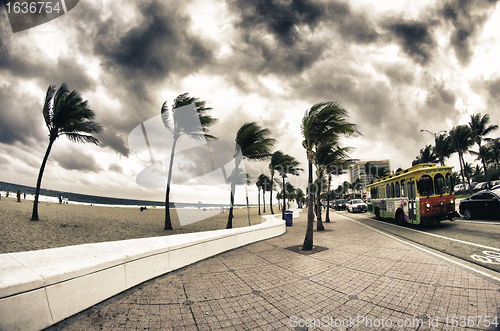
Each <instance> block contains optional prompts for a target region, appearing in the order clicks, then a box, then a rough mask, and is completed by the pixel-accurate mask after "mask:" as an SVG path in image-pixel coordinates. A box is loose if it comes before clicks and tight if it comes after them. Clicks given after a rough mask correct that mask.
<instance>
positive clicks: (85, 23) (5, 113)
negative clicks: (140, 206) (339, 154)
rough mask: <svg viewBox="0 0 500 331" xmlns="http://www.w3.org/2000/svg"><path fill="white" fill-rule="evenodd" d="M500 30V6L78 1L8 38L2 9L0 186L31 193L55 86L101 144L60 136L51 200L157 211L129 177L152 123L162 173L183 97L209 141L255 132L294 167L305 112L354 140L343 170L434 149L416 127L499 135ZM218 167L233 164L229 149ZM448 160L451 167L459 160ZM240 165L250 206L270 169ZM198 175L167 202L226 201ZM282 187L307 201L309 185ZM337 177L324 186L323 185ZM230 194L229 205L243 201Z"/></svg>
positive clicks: (212, 182) (219, 181) (222, 188)
mask: <svg viewBox="0 0 500 331" xmlns="http://www.w3.org/2000/svg"><path fill="white" fill-rule="evenodd" d="M499 30H500V9H499V6H498V1H491V0H478V1H466V0H446V1H418V2H417V1H404V0H401V1H383V2H376V3H375V2H373V1H367V0H356V1H350V2H347V1H337V0H334V1H330V0H328V1H326V0H324V1H312V0H277V1H265V0H257V1H244V0H235V1H230V0H227V1H212V0H208V1H207V0H194V1H192V0H186V1H181V2H178V1H140V2H134V1H127V0H123V1H88V0H80V1H79V2H78V4H77V5H76V6H75V7H74V8H73V9H71V10H70V11H68V12H67V13H66V14H65V15H63V16H61V17H59V18H56V19H54V20H52V21H50V22H48V23H45V24H42V25H39V26H37V27H34V28H31V29H28V30H24V31H21V32H16V33H13V32H12V29H11V26H10V24H9V19H8V16H7V12H6V8H5V7H1V9H0V181H6V182H12V183H16V184H22V185H29V186H35V185H36V180H37V176H38V171H39V168H40V164H41V161H42V159H43V156H44V153H45V150H46V148H47V145H48V130H47V128H46V126H45V122H44V120H43V116H42V107H43V101H44V98H45V92H46V90H47V88H48V86H49V85H56V86H57V88H58V87H59V86H60V85H61V84H62V83H63V82H66V83H67V84H68V86H69V89H70V90H78V91H79V92H80V93H81V95H82V97H83V99H84V100H88V106H89V108H91V109H92V110H94V112H95V114H96V115H95V120H96V122H98V123H99V124H101V125H102V127H103V131H102V132H101V133H99V134H97V135H96V137H97V138H98V139H99V141H100V142H101V144H100V145H99V146H95V145H91V144H76V143H72V142H70V141H69V140H68V139H67V138H65V137H60V138H58V139H57V140H56V142H55V144H54V146H53V148H52V151H51V154H50V156H49V160H48V163H47V166H46V169H45V172H44V177H43V182H42V187H44V188H48V189H53V190H61V191H70V192H75V193H83V194H94V195H102V196H110V197H119V198H131V199H146V200H156V201H162V200H163V199H164V196H165V187H164V186H163V185H164V184H163V182H162V181H161V180H159V181H158V182H156V183H155V184H154V185H146V184H144V182H141V181H140V180H139V181H138V179H137V178H138V176H139V174H140V173H141V172H142V171H143V170H144V169H145V168H147V167H150V166H151V165H152V161H151V155H150V154H149V153H148V149H147V147H146V144H145V142H144V135H142V136H141V134H140V133H141V132H142V130H141V123H148V125H145V126H144V127H145V128H146V127H148V129H147V130H148V132H147V134H148V137H149V138H150V139H151V140H152V141H154V142H152V143H151V145H154V147H155V148H154V155H153V158H154V161H155V162H156V161H158V162H160V161H162V160H163V163H165V162H166V160H168V156H169V154H170V150H171V141H170V140H169V138H168V132H167V131H165V130H166V129H165V128H164V127H161V122H158V121H159V120H160V118H159V114H160V110H161V107H162V105H163V103H164V102H166V103H167V105H168V106H169V107H171V106H172V103H173V100H174V99H175V98H176V97H177V96H178V95H180V94H182V93H186V92H188V93H189V95H191V96H194V97H196V98H199V99H200V100H204V101H205V102H206V106H208V107H211V108H213V109H212V111H211V112H210V114H211V116H213V117H215V118H217V119H218V122H217V123H216V124H214V125H212V126H210V127H209V133H210V134H211V135H214V136H216V137H218V140H217V141H219V142H220V143H221V144H222V145H223V144H224V142H234V139H235V136H236V133H237V131H238V129H239V127H240V126H241V125H242V124H244V123H246V122H254V121H255V122H257V123H258V124H259V125H260V126H261V127H263V128H267V129H269V130H270V132H271V137H272V138H274V139H276V144H275V146H274V150H281V151H282V152H284V153H287V154H290V155H292V156H294V157H295V158H296V159H297V160H298V161H300V162H301V167H302V168H304V169H307V160H306V155H305V150H304V149H303V147H302V145H301V142H302V140H303V137H302V136H301V131H300V124H301V120H302V117H303V115H304V113H305V112H306V110H307V109H309V108H310V107H311V106H312V105H314V104H316V103H318V102H324V101H335V102H338V103H340V104H341V105H342V107H343V108H345V109H347V110H348V111H349V114H350V118H349V120H350V121H351V122H353V123H356V124H357V125H358V127H359V129H360V131H361V133H362V136H359V137H356V138H352V137H351V138H343V139H341V142H340V144H341V146H342V147H353V148H354V149H353V150H352V152H351V157H352V158H356V159H360V160H364V161H369V160H382V159H389V160H390V162H391V166H392V169H393V170H394V169H396V168H398V167H401V168H408V167H410V166H411V162H412V160H414V159H415V157H416V156H417V155H418V154H419V151H420V149H421V148H423V147H425V145H427V144H432V143H433V142H434V138H433V136H432V135H431V134H429V133H427V132H420V130H421V129H425V130H429V131H431V132H439V131H441V130H450V129H451V128H452V127H454V126H455V125H459V124H466V123H467V122H468V121H469V119H470V115H471V114H476V113H481V114H483V115H484V114H489V115H490V117H491V123H492V124H500V112H499V111H498V107H499V105H500V61H499V59H500V35H499V34H498V31H499ZM158 123H159V127H158V129H157V130H153V129H151V128H152V127H157V125H158ZM134 130H135V131H134ZM138 130H141V131H138ZM162 130H163V131H162ZM499 132H500V131H497V132H494V133H493V134H492V136H491V137H492V138H496V137H498V136H499ZM137 133H139V134H137ZM162 137H163V139H164V141H165V143H162V141H163V140H162ZM141 139H142V140H141ZM195 145H196V144H194V145H190V144H189V143H187V145H184V147H180V149H178V150H176V151H178V152H179V153H182V151H183V149H188V148H192V147H193V146H195ZM219 156H220V155H219ZM180 159H182V158H180ZM466 160H467V161H468V162H472V163H474V164H476V163H477V161H475V160H474V158H473V157H472V156H468V157H467V159H466ZM218 161H219V163H220V164H219V165H218V167H220V166H221V165H222V164H225V165H226V166H229V165H230V161H231V153H229V156H227V155H225V156H224V157H220V160H218ZM206 162H209V161H207V160H206V159H205V161H203V160H200V161H199V163H198V164H197V165H198V166H199V165H200V164H205V163H206ZM188 163H189V162H188ZM446 163H447V164H448V165H454V166H455V169H457V167H458V157H457V155H456V154H455V155H452V156H451V157H450V159H449V160H447V161H446ZM178 166H179V167H181V166H185V167H187V166H193V164H182V162H180V161H179V164H178ZM194 166H195V167H196V164H195V165H194ZM244 166H245V170H246V172H247V173H248V174H249V175H250V180H253V183H252V184H251V185H250V186H249V187H248V194H249V197H250V198H249V199H250V203H256V199H257V189H256V186H255V185H254V183H255V178H256V176H258V175H259V174H260V173H265V174H267V175H269V170H268V167H267V166H268V162H245V164H244ZM228 169H229V168H228ZM209 170H211V169H208V170H207V169H204V170H203V171H199V173H198V175H197V176H198V177H196V178H191V179H189V178H184V179H182V180H180V179H178V180H177V182H176V183H174V185H173V187H172V191H171V192H172V197H171V201H172V200H173V201H179V202H197V201H202V202H206V203H215V202H220V203H225V202H226V201H228V200H229V193H228V192H229V191H228V186H227V185H226V184H225V183H224V178H223V177H222V172H221V171H220V169H218V170H216V171H215V172H213V173H208V172H209ZM163 172H165V171H164V170H163ZM228 172H229V173H230V170H228ZM163 179H164V178H162V180H163ZM288 180H289V181H290V182H291V183H292V184H293V185H294V186H295V187H301V188H302V189H304V190H305V187H306V182H307V174H306V172H303V173H302V174H301V175H300V176H298V177H294V176H292V177H290V178H288ZM344 180H348V176H346V175H343V176H338V177H335V178H334V180H333V186H334V187H336V186H337V185H339V184H340V183H342V182H343V181H344ZM138 182H139V184H141V185H139V184H138ZM158 183H161V185H160V184H158ZM147 186H149V187H147ZM162 186H163V187H162ZM239 190H240V191H239V192H238V191H237V193H236V202H237V203H243V202H244V197H245V192H244V191H242V190H243V188H240V189H239ZM268 198H269V197H268V196H267V199H268ZM267 199H266V200H267Z"/></svg>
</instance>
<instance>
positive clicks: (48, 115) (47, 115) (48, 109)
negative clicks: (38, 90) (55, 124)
mask: <svg viewBox="0 0 500 331" xmlns="http://www.w3.org/2000/svg"><path fill="white" fill-rule="evenodd" d="M55 93H56V86H55V85H50V86H49V87H48V88H47V93H46V94H45V103H44V104H43V118H44V120H45V125H47V128H48V129H49V131H50V129H51V125H52V111H53V109H52V98H54V94H55Z"/></svg>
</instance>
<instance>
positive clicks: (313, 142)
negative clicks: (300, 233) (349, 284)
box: [301, 102, 360, 250]
mask: <svg viewBox="0 0 500 331" xmlns="http://www.w3.org/2000/svg"><path fill="white" fill-rule="evenodd" d="M348 116H349V114H348V111H347V110H345V109H343V108H342V107H341V106H340V105H339V104H338V103H335V102H322V103H318V104H315V105H313V106H312V107H311V108H310V109H308V110H307V111H306V113H305V114H304V117H303V118H302V124H301V131H302V136H303V137H304V141H303V142H302V146H303V147H304V148H305V149H306V155H307V161H308V173H309V174H308V188H309V190H308V193H307V204H308V210H307V230H306V236H305V238H304V243H303V245H302V249H303V250H312V249H313V223H314V214H313V199H312V190H311V185H312V183H313V162H314V153H315V152H316V148H317V147H318V145H319V144H320V143H331V142H333V141H336V140H337V139H338V136H339V135H346V136H353V135H357V134H360V131H359V130H358V128H357V126H356V124H353V123H349V122H348V121H347V118H348Z"/></svg>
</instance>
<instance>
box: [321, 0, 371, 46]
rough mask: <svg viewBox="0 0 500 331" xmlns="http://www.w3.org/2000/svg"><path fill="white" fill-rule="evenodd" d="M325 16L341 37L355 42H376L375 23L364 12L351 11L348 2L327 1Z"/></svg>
mask: <svg viewBox="0 0 500 331" xmlns="http://www.w3.org/2000/svg"><path fill="white" fill-rule="evenodd" d="M325 17H327V19H328V21H329V24H330V25H332V27H333V29H335V30H337V31H338V32H339V34H340V35H341V36H342V38H343V39H345V40H347V41H350V42H353V43H355V44H369V43H373V42H376V41H377V40H378V38H379V34H378V32H377V31H376V27H375V24H374V23H373V22H372V21H371V20H370V18H369V16H368V15H366V14H365V13H357V12H353V11H352V10H351V8H350V6H349V4H348V3H342V2H328V4H327V5H326V8H325Z"/></svg>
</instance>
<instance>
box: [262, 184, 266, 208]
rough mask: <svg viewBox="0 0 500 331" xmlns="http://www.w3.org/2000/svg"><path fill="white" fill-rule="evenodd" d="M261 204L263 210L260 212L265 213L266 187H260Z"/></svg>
mask: <svg viewBox="0 0 500 331" xmlns="http://www.w3.org/2000/svg"><path fill="white" fill-rule="evenodd" d="M262 204H263V205H264V210H263V211H262V213H264V214H265V213H266V189H265V188H262Z"/></svg>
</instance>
